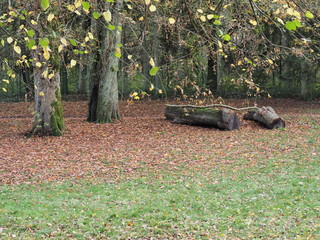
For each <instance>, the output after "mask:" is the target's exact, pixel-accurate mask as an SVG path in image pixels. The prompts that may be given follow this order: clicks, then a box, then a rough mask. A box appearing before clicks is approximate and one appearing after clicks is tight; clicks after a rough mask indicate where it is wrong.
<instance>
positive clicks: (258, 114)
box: [243, 107, 286, 129]
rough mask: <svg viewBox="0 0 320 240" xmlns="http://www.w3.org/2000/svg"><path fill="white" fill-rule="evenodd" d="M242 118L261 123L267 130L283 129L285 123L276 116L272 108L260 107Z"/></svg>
mask: <svg viewBox="0 0 320 240" xmlns="http://www.w3.org/2000/svg"><path fill="white" fill-rule="evenodd" d="M243 118H244V119H245V120H254V121H256V122H259V123H262V124H263V125H264V126H266V127H267V128H269V129H276V128H284V127H285V126H286V124H285V121H284V120H283V119H282V118H280V117H279V116H278V114H277V113H276V112H275V111H274V109H273V108H272V107H262V108H258V109H257V110H251V111H249V112H247V113H246V114H245V115H244V116H243Z"/></svg>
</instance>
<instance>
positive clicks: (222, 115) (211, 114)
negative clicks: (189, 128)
mask: <svg viewBox="0 0 320 240" xmlns="http://www.w3.org/2000/svg"><path fill="white" fill-rule="evenodd" d="M165 116H166V118H167V119H169V120H172V122H173V123H180V124H189V125H199V126H206V127H215V128H219V129H223V130H234V129H239V128H240V125H241V123H240V120H239V118H238V116H237V114H235V113H233V112H232V111H230V110H229V109H225V108H223V109H221V110H220V109H211V108H204V109H197V108H186V107H181V108H179V107H171V106H167V108H166V110H165Z"/></svg>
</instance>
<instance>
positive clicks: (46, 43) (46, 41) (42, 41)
mask: <svg viewBox="0 0 320 240" xmlns="http://www.w3.org/2000/svg"><path fill="white" fill-rule="evenodd" d="M49 43H50V41H49V39H48V38H43V39H40V41H39V44H40V45H41V47H44V48H45V47H48V46H49Z"/></svg>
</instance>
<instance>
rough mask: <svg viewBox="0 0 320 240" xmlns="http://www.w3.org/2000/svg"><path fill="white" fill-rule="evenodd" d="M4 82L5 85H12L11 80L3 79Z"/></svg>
mask: <svg viewBox="0 0 320 240" xmlns="http://www.w3.org/2000/svg"><path fill="white" fill-rule="evenodd" d="M2 81H3V82H5V83H7V84H9V83H10V81H9V80H7V79H2Z"/></svg>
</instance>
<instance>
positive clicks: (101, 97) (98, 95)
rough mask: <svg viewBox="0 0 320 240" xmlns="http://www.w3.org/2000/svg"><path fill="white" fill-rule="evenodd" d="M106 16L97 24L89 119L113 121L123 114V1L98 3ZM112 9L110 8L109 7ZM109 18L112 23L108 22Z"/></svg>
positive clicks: (105, 121) (102, 121)
mask: <svg viewBox="0 0 320 240" xmlns="http://www.w3.org/2000/svg"><path fill="white" fill-rule="evenodd" d="M98 6H99V8H100V10H101V11H104V12H103V16H104V20H103V19H101V20H100V21H98V22H97V23H96V24H95V29H94V30H95V35H96V36H97V38H98V43H99V44H98V45H97V49H96V50H95V59H94V68H93V69H94V70H93V71H94V73H93V75H92V78H93V79H92V91H91V96H90V102H89V111H88V121H90V122H97V123H111V122H113V120H114V119H119V118H120V113H119V104H118V71H119V59H120V58H121V46H122V44H121V32H122V24H121V21H122V17H121V10H122V8H123V1H122V0H118V1H116V2H115V3H109V2H103V3H99V4H98ZM106 9H108V10H106ZM103 21H106V22H107V23H108V25H107V26H105V23H104V22H103Z"/></svg>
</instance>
